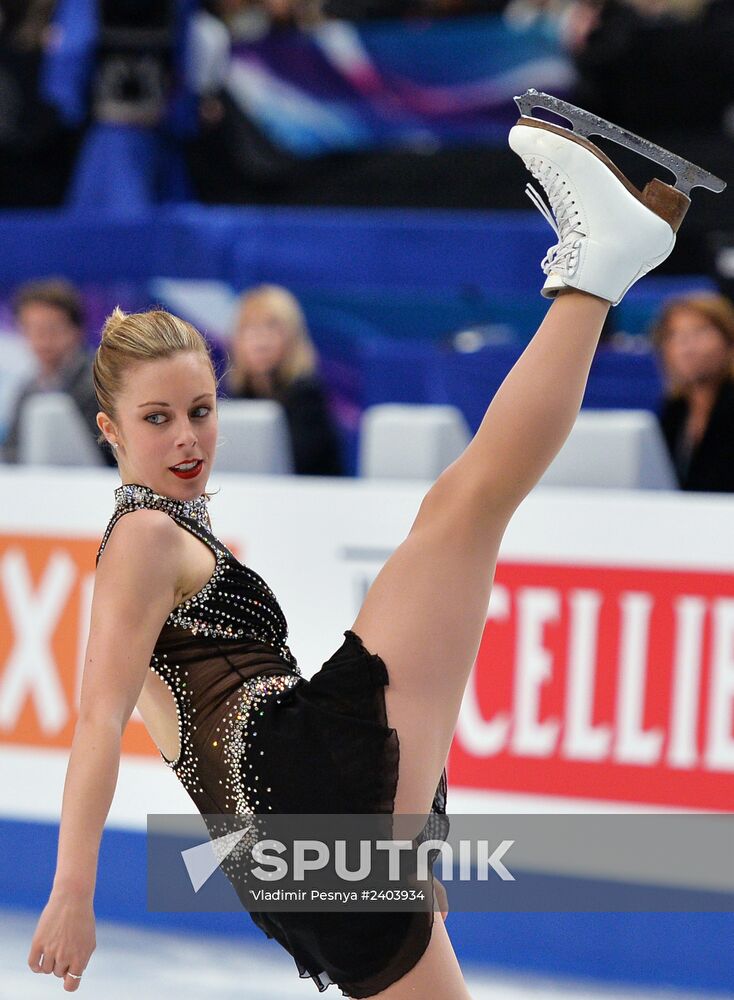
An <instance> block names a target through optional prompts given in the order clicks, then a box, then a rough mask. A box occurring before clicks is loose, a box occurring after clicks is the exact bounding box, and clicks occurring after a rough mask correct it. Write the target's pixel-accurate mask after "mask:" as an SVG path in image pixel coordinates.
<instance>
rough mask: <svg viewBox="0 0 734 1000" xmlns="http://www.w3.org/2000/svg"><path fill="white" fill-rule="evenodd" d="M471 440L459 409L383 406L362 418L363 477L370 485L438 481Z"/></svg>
mask: <svg viewBox="0 0 734 1000" xmlns="http://www.w3.org/2000/svg"><path fill="white" fill-rule="evenodd" d="M470 439H471V432H470V430H469V426H468V424H467V422H466V420H465V419H464V415H463V414H462V412H461V411H460V410H459V409H457V407H455V406H443V405H420V404H413V403H380V404H378V405H376V406H370V407H368V408H367V409H366V410H365V411H364V413H363V414H362V420H361V423H360V434H359V458H358V471H359V475H360V476H362V477H364V478H367V479H431V480H434V479H436V477H437V476H439V475H440V474H441V473H442V472H443V470H444V469H445V468H447V467H448V466H449V465H451V463H452V462H453V461H454V460H455V459H457V458H458V457H459V455H460V454H461V452H462V451H463V450H464V448H465V447H466V445H467V444H468V443H469V441H470Z"/></svg>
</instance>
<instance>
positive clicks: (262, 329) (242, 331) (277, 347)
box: [226, 285, 343, 476]
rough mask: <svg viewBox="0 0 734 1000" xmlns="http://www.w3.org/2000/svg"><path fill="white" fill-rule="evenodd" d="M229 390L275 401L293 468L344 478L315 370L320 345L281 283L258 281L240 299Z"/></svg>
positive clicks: (233, 394) (334, 430) (236, 395)
mask: <svg viewBox="0 0 734 1000" xmlns="http://www.w3.org/2000/svg"><path fill="white" fill-rule="evenodd" d="M230 361H231V366H230V368H229V370H228V372H227V381H226V392H227V395H229V396H231V397H232V398H233V399H274V400H277V402H279V403H280V404H281V405H282V406H283V408H284V410H285V415H286V420H287V423H288V430H289V433H290V440H291V447H292V451H293V464H294V471H295V472H296V473H297V474H299V475H306V476H340V475H342V472H343V468H342V459H341V451H340V443H339V435H338V431H337V428H336V425H335V422H334V420H333V418H332V416H331V413H330V411H329V405H328V401H327V398H326V394H325V392H324V388H323V385H322V383H321V379H320V377H319V375H318V372H317V362H318V358H317V354H316V348H315V346H314V344H313V341H312V340H311V337H310V335H309V332H308V328H307V326H306V320H305V317H304V315H303V310H302V309H301V306H300V304H299V303H298V300H297V299H296V298H295V296H294V295H292V294H291V292H289V291H288V289H286V288H282V287H281V286H280V285H259V286H258V287H257V288H252V289H250V290H249V291H248V292H245V293H244V294H243V295H242V297H241V299H240V302H239V308H238V310H237V318H236V321H235V328H234V331H233V334H232V342H231V347H230Z"/></svg>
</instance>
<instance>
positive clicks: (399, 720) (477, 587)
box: [352, 291, 609, 814]
mask: <svg viewBox="0 0 734 1000" xmlns="http://www.w3.org/2000/svg"><path fill="white" fill-rule="evenodd" d="M608 308H609V303H608V302H606V301H604V300H602V299H599V298H596V297H595V296H592V295H587V294H585V293H583V292H576V291H568V292H562V293H560V294H559V295H558V297H557V299H556V300H555V301H554V303H553V305H552V306H551V307H550V309H549V310H548V313H547V315H546V317H545V319H544V320H543V322H542V324H541V326H540V327H539V329H538V331H537V333H536V334H535V336H534V337H533V339H532V341H531V342H530V343H529V344H528V346H527V347H526V349H525V351H524V352H523V353H522V355H521V357H520V358H519V359H518V361H517V362H516V363H515V365H514V366H513V368H512V370H511V371H510V372H509V374H508V375H507V377H506V378H505V380H504V382H503V383H502V385H501V386H500V388H499V389H498V391H497V393H496V394H495V396H494V398H493V400H492V402H491V404H490V406H489V408H488V410H487V412H486V414H485V416H484V419H483V421H482V423H481V425H480V427H479V429H478V430H477V433H476V434H475V436H474V437H473V439H472V440H471V442H470V443H469V445H468V446H467V447H466V449H465V450H464V452H463V453H462V454H461V455H460V457H459V458H458V459H457V460H456V461H455V462H453V463H452V465H450V466H449V467H448V469H446V470H445V471H444V472H443V473H442V474H441V475H440V476H439V478H438V479H437V480H436V482H435V483H434V485H433V486H432V487H431V489H430V490H429V491H428V493H427V494H426V496H425V497H424V499H423V502H422V503H421V506H420V509H419V511H418V515H417V517H416V519H415V521H414V523H413V525H412V527H411V530H410V533H409V534H408V537H407V538H406V539H405V540H404V541H403V542H402V543H401V544H400V545H399V546H398V548H397V549H396V550H395V551H394V552H393V554H392V555H391V556H390V558H389V559H388V561H387V562H386V563H385V565H384V566H383V567H382V569H381V571H380V573H379V574H378V576H377V577H376V579H375V580H374V582H373V584H372V586H371V587H370V589H369V591H368V593H367V596H366V597H365V600H364V603H363V605H362V608H361V610H360V611H359V614H358V616H357V618H356V620H355V622H354V623H353V625H352V630H353V631H354V632H356V634H357V635H358V636H359V637H360V638H361V639H362V641H363V642H364V644H365V646H366V648H367V649H368V650H369V651H370V652H371V653H378V654H379V655H380V656H381V657H382V658H383V660H384V661H385V664H386V666H387V669H388V673H389V677H390V684H389V686H388V687H387V689H386V691H385V700H386V707H387V715H388V723H389V725H391V726H393V727H395V729H397V732H398V737H399V739H400V774H399V779H398V788H397V796H396V801H395V812H397V813H415V814H425V813H427V812H428V811H429V809H430V806H431V802H432V799H433V795H434V793H435V790H436V786H437V784H438V781H439V778H440V775H441V771H442V769H443V767H444V765H445V762H446V757H447V755H448V751H449V747H450V744H451V739H452V736H453V732H454V729H455V726H456V721H457V718H458V714H459V709H460V706H461V700H462V697H463V694H464V689H465V687H466V683H467V680H468V677H469V673H470V671H471V668H472V665H473V663H474V661H475V659H476V655H477V652H478V650H479V644H480V641H481V637H482V632H483V630H484V625H485V621H486V615H487V607H488V604H489V595H490V590H491V587H492V581H493V578H494V571H495V564H496V560H497V553H498V550H499V545H500V542H501V540H502V536H503V534H504V531H505V528H506V526H507V523H508V521H509V518H510V517H511V515H512V513H513V511H514V510H515V508H516V507H517V505H518V504H519V503H520V501H521V500H522V499H523V497H524V496H525V495H526V494H527V493H528V492H529V491H530V490H531V489H532V487H533V486H534V485H535V483H536V482H537V481H538V479H539V478H540V477H541V475H542V474H543V472H544V471H545V469H546V468H547V467H548V465H549V464H550V462H551V461H552V459H553V458H554V456H555V455H556V453H557V452H558V451H559V449H560V447H561V445H562V444H563V442H564V441H565V439H566V437H567V436H568V434H569V432H570V430H571V428H572V426H573V423H574V420H575V418H576V416H577V414H578V411H579V408H580V406H581V401H582V398H583V394H584V388H585V386H586V382H587V378H588V374H589V368H590V366H591V361H592V358H593V356H594V351H595V349H596V346H597V344H598V341H599V335H600V333H601V328H602V325H603V323H604V319H605V317H606V314H607V310H608Z"/></svg>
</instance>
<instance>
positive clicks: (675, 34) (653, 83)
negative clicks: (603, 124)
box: [565, 0, 734, 152]
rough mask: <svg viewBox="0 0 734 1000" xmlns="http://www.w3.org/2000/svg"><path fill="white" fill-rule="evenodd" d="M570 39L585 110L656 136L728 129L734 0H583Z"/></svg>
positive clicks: (572, 18) (733, 79)
mask: <svg viewBox="0 0 734 1000" xmlns="http://www.w3.org/2000/svg"><path fill="white" fill-rule="evenodd" d="M565 41H566V45H567V46H568V48H569V49H570V50H571V51H572V52H573V54H574V57H575V62H576V67H577V69H578V70H579V73H580V82H579V85H578V90H577V97H578V103H579V104H581V105H582V106H583V107H585V108H588V109H589V110H590V111H593V112H594V113H596V114H600V115H602V116H603V117H604V118H608V119H609V120H611V121H614V122H619V123H623V124H624V126H625V128H628V129H630V130H631V131H633V132H641V133H642V134H644V135H645V136H646V137H650V138H653V139H655V137H656V136H660V137H662V136H665V135H668V134H673V133H676V132H680V133H685V132H686V130H690V131H692V132H693V133H694V137H695V135H696V134H700V133H711V132H721V130H722V127H723V118H724V113H725V111H726V109H727V107H728V106H729V105H730V104H731V103H732V101H734V63H733V62H732V59H731V52H732V45H734V4H732V3H731V0H664V2H663V0H579V2H575V3H573V4H571V5H570V11H569V16H568V19H567V27H566V33H565ZM682 71H684V73H685V75H684V76H682V75H681V73H682ZM656 141H659V140H657V139H656ZM676 152H680V150H678V149H676Z"/></svg>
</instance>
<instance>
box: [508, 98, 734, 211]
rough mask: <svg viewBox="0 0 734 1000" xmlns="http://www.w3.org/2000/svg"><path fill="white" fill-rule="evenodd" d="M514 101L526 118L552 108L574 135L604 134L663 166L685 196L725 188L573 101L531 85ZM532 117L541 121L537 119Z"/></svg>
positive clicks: (692, 165) (699, 169)
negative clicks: (694, 191)
mask: <svg viewBox="0 0 734 1000" xmlns="http://www.w3.org/2000/svg"><path fill="white" fill-rule="evenodd" d="M515 103H516V104H517V106H518V108H519V109H520V114H521V115H523V117H525V118H533V117H534V116H533V114H532V111H533V109H534V108H542V109H544V110H545V111H552V112H554V113H555V114H557V115H560V116H561V117H562V118H566V119H567V120H568V121H570V122H571V124H572V125H573V131H574V132H575V133H576V134H577V135H581V136H583V137H584V138H586V139H588V137H589V136H590V135H600V136H603V137H604V138H605V139H611V141H612V142H616V143H617V144H618V145H619V146H624V147H625V148H626V149H631V150H632V151H633V152H635V153H639V154H640V155H641V156H645V157H647V159H648V160H652V161H653V163H657V164H659V165H660V166H662V167H666V168H667V169H668V170H670V172H671V173H673V174H675V176H676V182H675V185H674V187H675V188H676V189H677V190H678V191H681V192H682V193H683V194H685V195H688V194H689V192H690V190H691V188H694V187H705V188H708V190H709V191H714V192H716V193H717V194H719V193H720V192H721V191H723V190H724V188H725V187H726V181H722V180H721V178H720V177H715V176H714V175H713V174H710V173H709V172H708V171H707V170H704V169H703V168H702V167H697V166H696V164H695V163H691V162H690V161H689V160H684V159H683V157H681V156H676V155H675V153H671V152H670V151H669V150H667V149H663V147H662V146H656V145H655V143H654V142H650V140H649V139H643V138H642V137H641V136H639V135H635V134H634V132H628V131H627V130H626V129H623V128H620V126H619V125H614V124H613V123H612V122H608V121H607V120H606V119H605V118H599V117H598V116H597V115H592V114H591V112H590V111H584V109H583V108H577V107H576V105H575V104H569V103H568V102H567V101H562V100H560V98H558V97H553V96H552V95H551V94H544V93H542V92H540V91H537V90H533V89H532V88H531V89H530V90H527V91H526V92H525V93H524V94H522V95H521V96H520V97H516V98H515ZM535 120H536V121H542V119H540V118H536V119H535Z"/></svg>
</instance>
